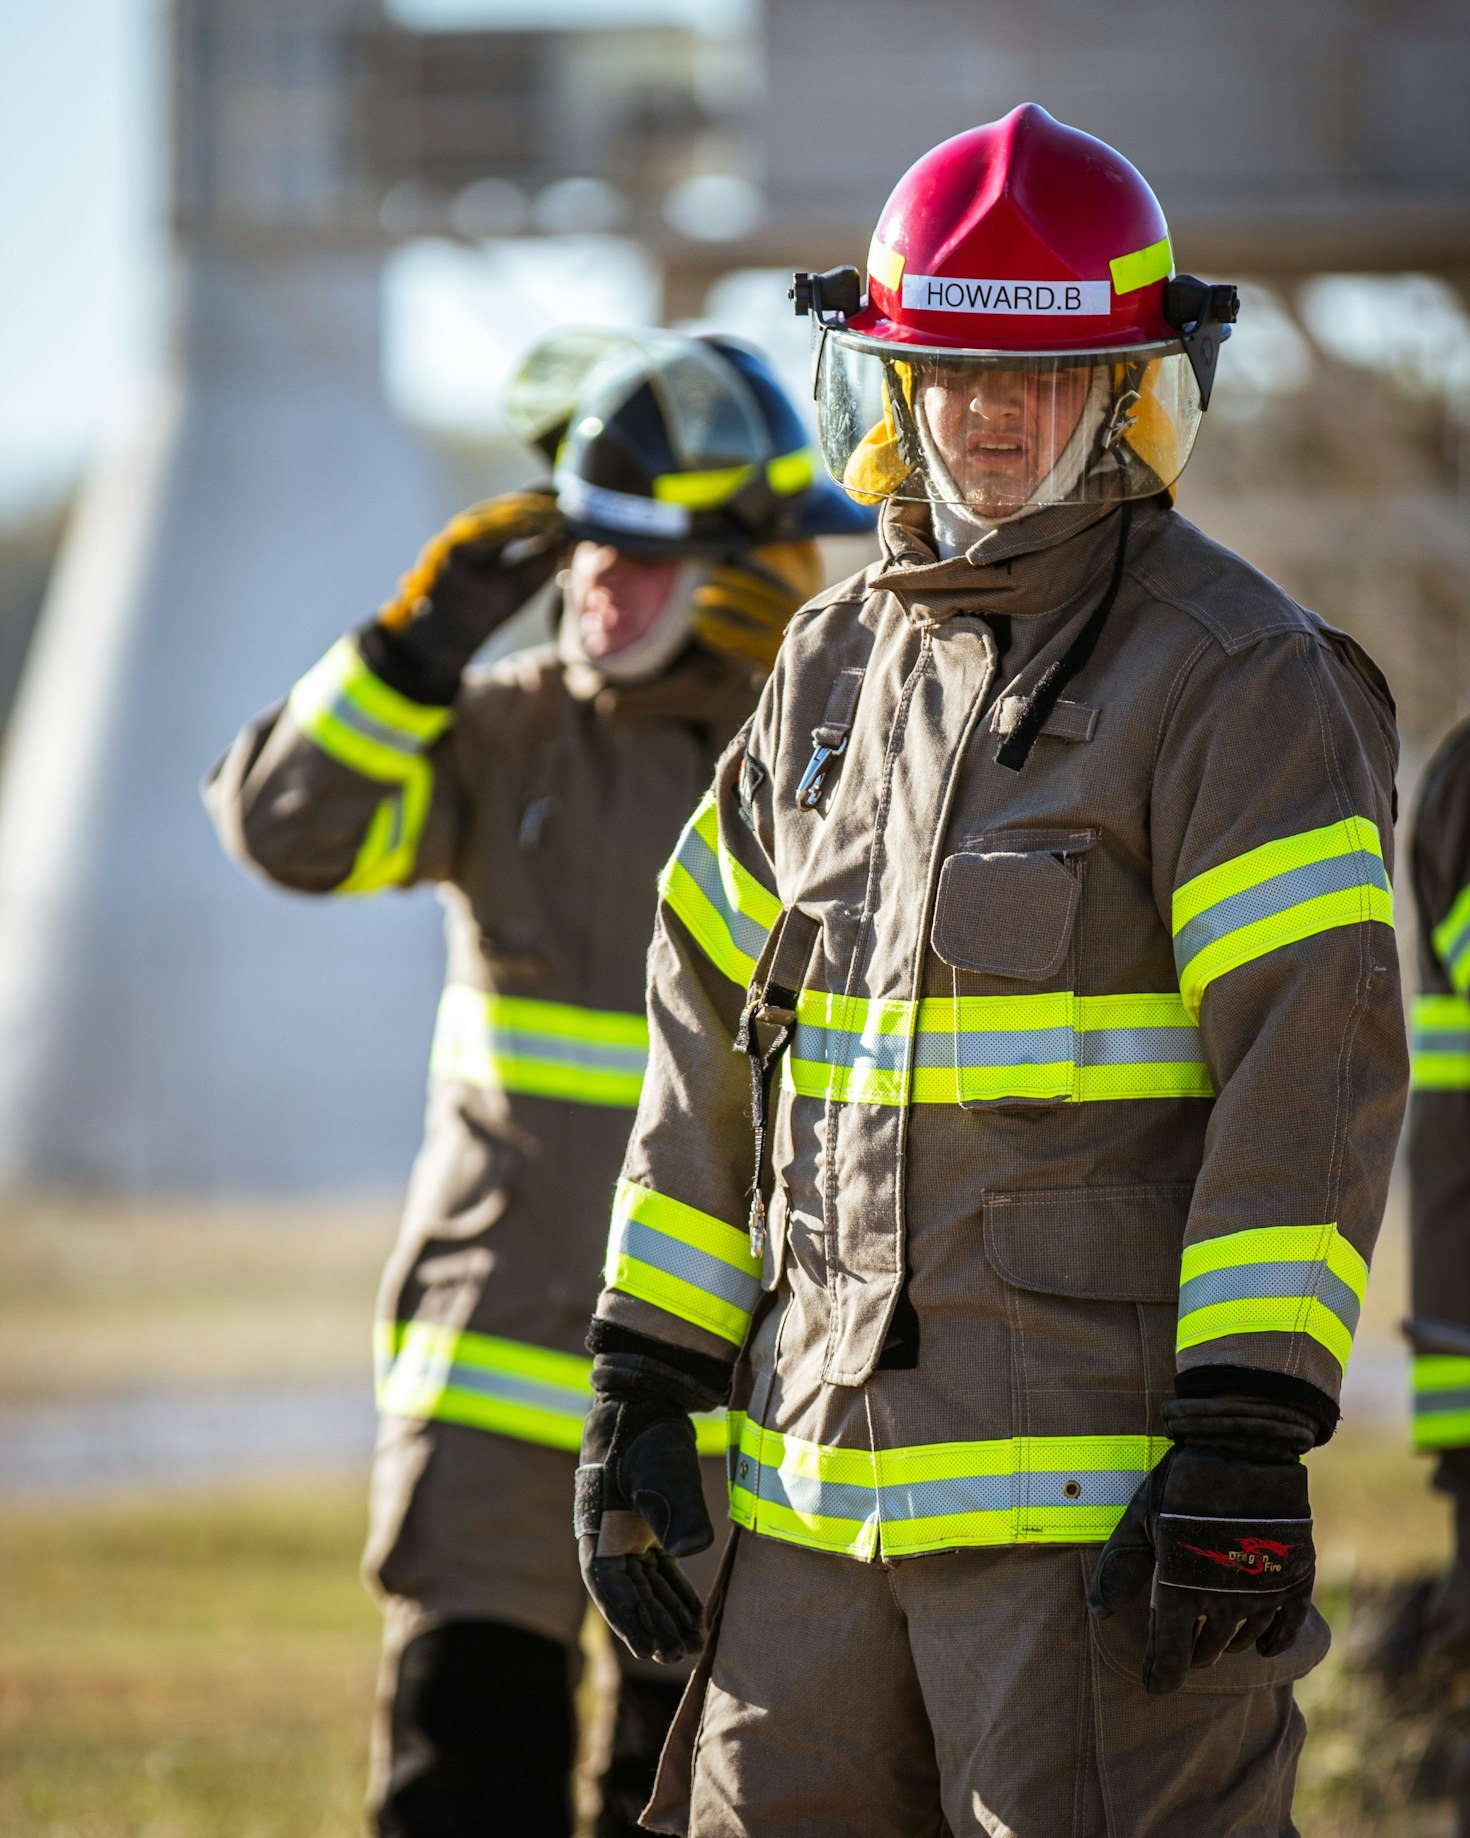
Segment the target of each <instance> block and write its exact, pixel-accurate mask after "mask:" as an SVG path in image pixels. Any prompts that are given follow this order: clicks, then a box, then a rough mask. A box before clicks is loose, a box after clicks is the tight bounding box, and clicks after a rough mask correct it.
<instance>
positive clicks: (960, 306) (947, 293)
mask: <svg viewBox="0 0 1470 1838" xmlns="http://www.w3.org/2000/svg"><path fill="white" fill-rule="evenodd" d="M1112 292H1113V290H1112V284H1111V283H1110V282H1108V281H970V280H957V279H954V278H951V277H948V276H945V275H939V274H906V275H905V276H904V277H903V303H904V305H905V306H906V307H909V308H912V309H915V310H917V311H919V312H923V313H1027V314H1034V313H1046V314H1064V315H1068V316H1077V317H1081V316H1083V315H1087V316H1094V315H1102V316H1103V317H1104V318H1105V317H1106V316H1107V315H1108V314H1109V313H1110V312H1111V311H1112Z"/></svg>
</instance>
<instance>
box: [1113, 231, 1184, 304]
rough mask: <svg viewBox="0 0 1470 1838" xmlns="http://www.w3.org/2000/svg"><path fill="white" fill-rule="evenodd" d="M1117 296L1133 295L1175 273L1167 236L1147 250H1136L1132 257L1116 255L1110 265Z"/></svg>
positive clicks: (1172, 254)
mask: <svg viewBox="0 0 1470 1838" xmlns="http://www.w3.org/2000/svg"><path fill="white" fill-rule="evenodd" d="M1108 267H1109V268H1110V269H1111V271H1112V276H1113V292H1114V293H1115V294H1131V293H1134V292H1136V291H1137V289H1138V288H1140V287H1147V286H1148V284H1149V282H1150V281H1162V280H1165V279H1167V277H1168V276H1169V275H1170V274H1171V273H1172V272H1173V269H1174V251H1173V250H1172V249H1171V248H1170V246H1169V239H1168V237H1167V236H1163V237H1160V239H1159V240H1158V242H1156V243H1150V244H1149V246H1148V247H1147V248H1146V249H1135V250H1134V251H1133V253H1132V254H1131V255H1115V256H1114V257H1113V259H1112V261H1110V262H1109V263H1108Z"/></svg>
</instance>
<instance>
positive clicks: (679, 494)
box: [653, 465, 755, 511]
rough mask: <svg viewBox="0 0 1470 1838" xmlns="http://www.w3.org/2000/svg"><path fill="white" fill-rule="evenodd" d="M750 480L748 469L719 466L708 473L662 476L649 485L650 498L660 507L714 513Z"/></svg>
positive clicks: (664, 473) (672, 473)
mask: <svg viewBox="0 0 1470 1838" xmlns="http://www.w3.org/2000/svg"><path fill="white" fill-rule="evenodd" d="M754 476H755V467H754V466H752V465H745V466H720V467H717V468H715V469H714V470H713V471H710V472H663V473H660V474H659V476H658V477H657V478H656V479H655V480H654V481H653V495H654V497H655V498H656V499H658V501H659V502H660V503H661V504H682V505H683V506H684V507H685V509H686V510H691V511H712V510H718V509H719V507H720V506H721V505H722V504H728V503H729V502H730V500H731V499H732V498H733V497H734V496H735V494H736V492H737V491H739V490H740V488H741V486H742V485H745V484H748V483H749V481H750V480H751V479H752V478H753V477H754Z"/></svg>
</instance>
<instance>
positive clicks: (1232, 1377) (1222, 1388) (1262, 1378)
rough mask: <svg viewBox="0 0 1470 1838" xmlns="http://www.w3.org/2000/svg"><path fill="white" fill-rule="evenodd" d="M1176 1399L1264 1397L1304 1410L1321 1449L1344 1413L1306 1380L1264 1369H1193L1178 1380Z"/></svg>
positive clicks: (1182, 1374)
mask: <svg viewBox="0 0 1470 1838" xmlns="http://www.w3.org/2000/svg"><path fill="white" fill-rule="evenodd" d="M1174 1395H1175V1397H1176V1398H1222V1397H1239V1398H1264V1399H1265V1400H1266V1401H1267V1402H1268V1403H1271V1404H1285V1405H1287V1406H1289V1407H1290V1408H1291V1409H1292V1410H1299V1411H1304V1412H1305V1413H1306V1415H1307V1416H1309V1417H1310V1418H1311V1419H1312V1421H1313V1422H1314V1423H1315V1424H1316V1426H1317V1446H1318V1447H1319V1448H1320V1447H1321V1446H1322V1444H1323V1443H1324V1442H1330V1441H1331V1440H1332V1432H1333V1431H1334V1430H1335V1429H1336V1428H1337V1424H1338V1419H1339V1418H1340V1417H1341V1415H1342V1412H1341V1411H1340V1410H1339V1409H1338V1408H1337V1405H1336V1404H1334V1403H1333V1401H1332V1399H1331V1398H1329V1397H1328V1395H1327V1393H1326V1392H1325V1391H1319V1390H1318V1388H1317V1387H1316V1386H1315V1385H1312V1384H1309V1383H1308V1382H1307V1380H1306V1379H1300V1378H1293V1377H1292V1376H1291V1375H1290V1374H1289V1373H1285V1372H1272V1371H1271V1370H1270V1369H1269V1368H1267V1367H1264V1366H1191V1367H1189V1368H1188V1369H1187V1370H1186V1371H1184V1372H1181V1373H1179V1374H1178V1375H1177V1377H1176V1378H1175V1380H1174Z"/></svg>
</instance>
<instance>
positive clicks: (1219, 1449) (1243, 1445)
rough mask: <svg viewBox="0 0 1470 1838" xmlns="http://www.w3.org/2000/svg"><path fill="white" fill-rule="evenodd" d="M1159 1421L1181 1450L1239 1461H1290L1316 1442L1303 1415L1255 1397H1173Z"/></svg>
mask: <svg viewBox="0 0 1470 1838" xmlns="http://www.w3.org/2000/svg"><path fill="white" fill-rule="evenodd" d="M1163 1418H1164V1428H1165V1430H1166V1432H1167V1433H1168V1435H1169V1437H1170V1438H1171V1440H1173V1441H1174V1442H1176V1443H1177V1444H1179V1446H1180V1447H1181V1448H1190V1449H1198V1450H1200V1451H1202V1452H1203V1453H1206V1454H1209V1455H1218V1456H1222V1457H1225V1458H1228V1459H1232V1460H1237V1461H1257V1462H1272V1463H1279V1464H1289V1463H1293V1462H1295V1461H1296V1460H1297V1459H1298V1457H1300V1456H1302V1455H1305V1454H1306V1452H1307V1450H1308V1449H1310V1448H1312V1447H1314V1446H1315V1444H1316V1439H1317V1426H1316V1423H1315V1421H1314V1420H1313V1419H1312V1418H1311V1417H1309V1416H1308V1415H1307V1414H1306V1412H1305V1411H1300V1410H1293V1409H1291V1407H1290V1406H1289V1405H1285V1404H1267V1403H1265V1402H1264V1401H1263V1400H1261V1399H1257V1398H1172V1399H1170V1400H1169V1401H1168V1402H1167V1403H1166V1404H1165V1405H1164V1408H1163Z"/></svg>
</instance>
